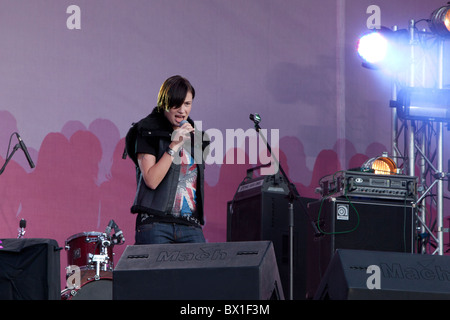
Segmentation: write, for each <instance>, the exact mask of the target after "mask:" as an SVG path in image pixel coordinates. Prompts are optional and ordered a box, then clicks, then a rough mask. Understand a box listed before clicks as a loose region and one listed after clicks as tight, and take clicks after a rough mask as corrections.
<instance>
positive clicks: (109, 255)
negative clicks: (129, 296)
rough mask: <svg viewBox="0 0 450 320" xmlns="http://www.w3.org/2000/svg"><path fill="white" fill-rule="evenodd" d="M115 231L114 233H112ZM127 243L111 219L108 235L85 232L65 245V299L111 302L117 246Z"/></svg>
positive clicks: (62, 296) (74, 236)
mask: <svg viewBox="0 0 450 320" xmlns="http://www.w3.org/2000/svg"><path fill="white" fill-rule="evenodd" d="M113 229H114V234H111V231H112V230H113ZM124 242H125V238H124V236H123V233H122V231H121V230H120V229H119V228H118V226H117V224H116V223H115V222H114V220H111V221H110V222H109V224H108V226H107V227H106V230H105V232H97V231H91V232H82V233H77V234H74V235H72V236H71V237H69V238H68V239H67V240H66V242H65V250H66V251H67V264H68V266H67V267H66V288H65V289H64V290H62V291H61V299H62V300H111V299H112V280H113V279H112V275H113V269H114V253H113V249H114V246H115V245H120V244H123V243H124Z"/></svg>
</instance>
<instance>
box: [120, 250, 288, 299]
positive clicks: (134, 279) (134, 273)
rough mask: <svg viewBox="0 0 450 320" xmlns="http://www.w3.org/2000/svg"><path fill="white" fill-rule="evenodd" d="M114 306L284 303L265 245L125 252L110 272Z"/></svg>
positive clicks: (274, 262)
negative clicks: (133, 302)
mask: <svg viewBox="0 0 450 320" xmlns="http://www.w3.org/2000/svg"><path fill="white" fill-rule="evenodd" d="M113 278H114V282H113V299H115V300H130V299H131V300H141V299H143V300H147V299H153V300H270V299H273V300H282V299H284V295H283V289H282V286H281V282H280V277H279V274H278V269H277V264H276V259H275V253H274V250H273V245H272V243H271V242H269V241H259V242H232V243H188V244H152V245H134V246H128V247H127V248H126V249H125V251H124V252H123V254H122V256H121V258H120V260H119V262H118V264H117V266H116V267H115V269H114V271H113Z"/></svg>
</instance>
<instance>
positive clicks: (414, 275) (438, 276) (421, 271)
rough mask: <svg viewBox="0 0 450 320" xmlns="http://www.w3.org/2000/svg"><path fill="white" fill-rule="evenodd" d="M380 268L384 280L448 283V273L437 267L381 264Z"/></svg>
mask: <svg viewBox="0 0 450 320" xmlns="http://www.w3.org/2000/svg"><path fill="white" fill-rule="evenodd" d="M380 267H381V270H382V273H383V277H385V278H394V279H395V278H398V279H406V280H440V281H450V271H449V270H445V269H442V268H441V266H437V265H430V266H422V265H419V266H417V267H411V266H401V265H400V264H399V263H392V264H387V263H381V264H380Z"/></svg>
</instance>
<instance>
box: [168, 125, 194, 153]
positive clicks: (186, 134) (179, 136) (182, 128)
mask: <svg viewBox="0 0 450 320" xmlns="http://www.w3.org/2000/svg"><path fill="white" fill-rule="evenodd" d="M193 134H194V127H192V125H191V124H190V123H189V122H188V121H187V120H183V121H181V122H180V125H179V128H178V129H176V130H175V131H174V132H173V134H172V142H174V143H175V144H176V145H174V146H173V147H174V148H172V149H174V150H177V149H178V148H179V147H181V145H182V144H183V143H184V142H186V141H189V140H190V139H191V138H192V137H191V136H192V135H193Z"/></svg>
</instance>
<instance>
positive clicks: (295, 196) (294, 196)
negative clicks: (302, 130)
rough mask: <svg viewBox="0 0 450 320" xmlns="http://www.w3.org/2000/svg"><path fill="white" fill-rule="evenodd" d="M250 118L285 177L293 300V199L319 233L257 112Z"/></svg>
mask: <svg viewBox="0 0 450 320" xmlns="http://www.w3.org/2000/svg"><path fill="white" fill-rule="evenodd" d="M250 120H252V121H253V123H254V124H255V130H256V132H258V135H259V136H260V137H261V139H262V140H263V141H264V143H265V145H266V147H267V150H269V153H270V155H271V157H272V158H273V159H274V161H275V163H276V165H277V167H278V169H279V170H280V172H281V174H282V175H283V177H284V178H285V179H286V182H287V185H288V189H289V193H288V195H287V198H288V203H289V204H288V209H289V210H288V211H289V300H293V299H294V201H295V200H299V203H300V205H301V206H302V207H303V210H304V213H305V214H306V216H307V218H308V219H309V220H310V221H311V224H312V226H313V228H314V229H315V231H316V234H319V233H320V232H319V230H318V229H317V227H316V225H315V224H314V222H313V221H312V220H311V218H310V217H309V215H308V212H307V211H306V208H305V206H304V204H303V203H302V202H301V200H300V194H299V193H298V191H297V188H296V187H295V185H294V184H293V183H292V182H291V181H290V180H289V178H288V176H287V174H286V172H284V170H283V167H282V166H281V164H280V162H279V161H278V159H277V157H276V156H275V155H274V154H273V153H272V148H271V147H270V145H269V143H268V142H267V139H266V138H265V137H264V135H263V134H262V133H261V127H260V126H259V122H260V121H261V117H260V116H259V115H258V114H257V113H255V115H253V114H251V115H250Z"/></svg>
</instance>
